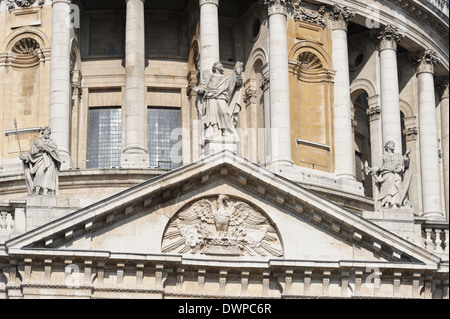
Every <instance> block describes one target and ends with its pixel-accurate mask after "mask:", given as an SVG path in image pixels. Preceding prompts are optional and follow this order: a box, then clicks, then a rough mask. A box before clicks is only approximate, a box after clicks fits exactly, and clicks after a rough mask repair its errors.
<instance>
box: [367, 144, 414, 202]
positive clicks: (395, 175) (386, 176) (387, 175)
mask: <svg viewBox="0 0 450 319" xmlns="http://www.w3.org/2000/svg"><path fill="white" fill-rule="evenodd" d="M384 150H385V152H384V154H383V157H382V159H381V161H380V163H379V164H378V165H377V166H375V167H373V168H370V167H369V165H368V163H367V161H366V163H365V165H364V168H365V173H366V175H369V174H371V175H372V176H373V178H374V180H375V182H376V183H377V186H378V188H379V196H378V201H377V203H376V209H377V210H378V209H379V208H412V205H411V203H410V202H409V200H408V198H407V195H408V190H409V186H410V184H411V170H410V169H409V163H410V158H409V154H410V152H411V151H410V150H408V151H407V152H406V153H405V155H401V154H398V153H395V152H394V151H395V143H394V142H393V141H389V142H387V143H386V144H385V146H384Z"/></svg>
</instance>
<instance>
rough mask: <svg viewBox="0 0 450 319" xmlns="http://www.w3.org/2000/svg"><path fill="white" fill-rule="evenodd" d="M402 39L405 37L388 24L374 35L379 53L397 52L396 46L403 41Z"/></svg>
mask: <svg viewBox="0 0 450 319" xmlns="http://www.w3.org/2000/svg"><path fill="white" fill-rule="evenodd" d="M404 37H405V35H404V34H402V33H400V31H399V30H398V28H396V27H394V26H392V25H390V24H389V25H387V26H386V27H385V28H384V29H381V30H380V31H378V32H377V33H375V34H374V38H375V40H376V41H377V42H378V49H379V50H380V51H382V50H386V49H393V50H397V44H398V43H399V42H400V41H401V40H403V38H404Z"/></svg>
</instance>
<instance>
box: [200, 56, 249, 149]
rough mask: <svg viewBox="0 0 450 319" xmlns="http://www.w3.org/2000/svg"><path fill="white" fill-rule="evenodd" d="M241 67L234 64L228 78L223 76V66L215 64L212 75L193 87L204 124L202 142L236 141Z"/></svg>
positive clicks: (240, 96) (240, 102)
mask: <svg viewBox="0 0 450 319" xmlns="http://www.w3.org/2000/svg"><path fill="white" fill-rule="evenodd" d="M242 72H243V63H242V62H237V63H236V66H235V68H234V71H233V74H232V75H231V76H228V75H225V74H224V68H223V65H222V63H220V62H216V63H214V65H213V67H212V74H211V73H210V72H205V74H203V76H202V79H201V83H200V84H199V85H198V86H196V87H194V91H195V92H196V93H197V95H198V98H197V109H198V112H199V115H200V117H201V120H202V124H203V139H204V140H205V141H208V140H213V139H214V138H221V137H226V136H234V137H237V132H236V125H237V116H238V114H239V112H240V111H241V105H242V84H243V80H242Z"/></svg>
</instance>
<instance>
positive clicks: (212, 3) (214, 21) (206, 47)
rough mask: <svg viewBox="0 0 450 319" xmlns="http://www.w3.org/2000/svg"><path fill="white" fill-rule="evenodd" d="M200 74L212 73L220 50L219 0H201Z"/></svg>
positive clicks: (218, 58) (218, 59)
mask: <svg viewBox="0 0 450 319" xmlns="http://www.w3.org/2000/svg"><path fill="white" fill-rule="evenodd" d="M199 3H200V75H201V76H202V77H203V74H204V73H205V72H209V73H211V72H212V71H211V70H212V66H213V64H214V63H215V62H219V61H220V52H219V14H218V10H219V0H200V2H199Z"/></svg>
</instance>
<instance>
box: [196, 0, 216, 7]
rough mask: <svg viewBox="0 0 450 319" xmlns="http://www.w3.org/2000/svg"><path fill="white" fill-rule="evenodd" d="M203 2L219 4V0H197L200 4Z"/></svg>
mask: <svg viewBox="0 0 450 319" xmlns="http://www.w3.org/2000/svg"><path fill="white" fill-rule="evenodd" d="M204 4H215V5H216V6H219V0H199V5H200V6H202V5H204Z"/></svg>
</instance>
